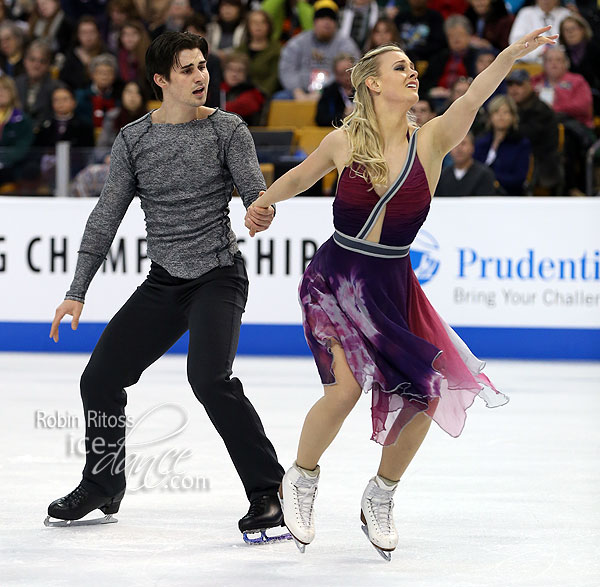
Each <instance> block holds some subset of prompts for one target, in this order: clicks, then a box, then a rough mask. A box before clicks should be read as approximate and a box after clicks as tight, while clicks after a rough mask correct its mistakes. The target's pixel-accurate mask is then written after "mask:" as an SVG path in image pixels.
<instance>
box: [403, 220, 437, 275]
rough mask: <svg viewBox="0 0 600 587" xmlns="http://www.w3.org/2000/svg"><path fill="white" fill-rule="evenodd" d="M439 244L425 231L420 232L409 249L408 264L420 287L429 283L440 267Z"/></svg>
mask: <svg viewBox="0 0 600 587" xmlns="http://www.w3.org/2000/svg"><path fill="white" fill-rule="evenodd" d="M439 250H440V245H439V243H438V242H437V241H436V240H435V238H433V236H432V235H431V234H430V233H429V232H427V231H426V230H420V231H419V234H417V238H416V239H415V240H414V242H413V244H412V245H411V247H410V262H411V264H412V266H413V269H414V271H415V275H416V276H417V279H418V280H419V283H420V284H421V285H423V284H425V283H427V282H428V281H431V279H432V278H433V276H434V275H435V274H436V273H437V270H438V269H439V267H440V261H439V259H438V255H439Z"/></svg>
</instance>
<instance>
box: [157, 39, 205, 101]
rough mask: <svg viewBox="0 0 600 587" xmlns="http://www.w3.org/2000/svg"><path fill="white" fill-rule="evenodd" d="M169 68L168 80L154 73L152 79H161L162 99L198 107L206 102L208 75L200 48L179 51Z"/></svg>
mask: <svg viewBox="0 0 600 587" xmlns="http://www.w3.org/2000/svg"><path fill="white" fill-rule="evenodd" d="M178 57H179V59H178V61H179V64H178V63H177V60H176V61H175V62H174V63H173V67H172V68H171V75H170V79H169V80H165V79H164V78H162V76H159V75H158V74H156V75H155V76H154V79H155V80H157V79H160V80H162V82H163V84H164V85H162V86H161V87H162V91H163V99H164V100H165V101H172V102H174V103H179V104H181V105H184V106H189V107H194V108H198V107H199V106H203V105H204V103H205V102H206V93H207V92H208V82H209V75H208V70H207V69H206V59H205V58H204V55H203V54H202V51H200V49H184V50H183V51H181V52H180V53H179V56H178Z"/></svg>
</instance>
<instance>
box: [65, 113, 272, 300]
mask: <svg viewBox="0 0 600 587" xmlns="http://www.w3.org/2000/svg"><path fill="white" fill-rule="evenodd" d="M234 185H235V187H236V188H237V190H238V192H239V194H240V196H241V197H242V200H243V202H244V205H245V206H246V207H248V206H249V205H250V204H251V203H252V202H253V201H254V200H255V199H256V198H258V193H259V191H260V190H264V189H266V187H265V181H264V178H263V176H262V173H261V171H260V167H259V165H258V161H257V159H256V151H255V148H254V142H253V141H252V136H251V135H250V131H249V130H248V127H247V126H246V124H245V123H244V122H243V121H242V120H241V119H240V118H239V117H238V116H236V115H235V114H231V113H228V112H223V111H222V110H219V109H217V110H215V112H214V113H213V114H211V115H210V116H209V117H208V118H205V119H201V120H192V121H191V122H187V123H183V124H154V123H153V122H152V119H151V113H148V114H146V115H145V116H143V117H142V118H140V119H139V120H136V121H135V122H132V123H131V124H128V125H127V126H125V127H124V128H123V129H122V130H121V131H120V132H119V134H118V136H117V138H116V139H115V142H114V144H113V148H112V153H111V160H110V172H109V175H108V179H107V180H106V183H105V185H104V188H103V190H102V193H101V194H100V198H99V200H98V203H97V204H96V206H95V208H94V210H93V211H92V213H91V214H90V217H89V218H88V221H87V224H86V227H85V231H84V233H83V238H82V241H81V247H80V249H79V256H78V259H77V267H76V269H75V277H74V279H73V283H72V284H71V287H70V289H69V291H68V292H67V295H66V299H69V300H76V301H79V302H83V301H84V300H85V294H86V292H87V289H88V287H89V285H90V282H91V280H92V278H93V277H94V275H95V274H96V272H97V271H98V269H99V268H100V266H101V265H102V262H103V261H104V259H105V257H106V255H107V254H108V251H109V249H110V246H111V244H112V241H113V239H114V237H115V234H116V232H117V229H118V228H119V225H120V223H121V220H122V219H123V216H124V215H125V212H126V211H127V208H128V207H129V204H130V203H131V201H132V200H133V198H134V197H135V196H136V195H137V196H139V198H140V203H141V206H142V210H143V211H144V215H145V221H146V233H147V255H148V257H149V258H150V259H151V260H152V261H155V262H156V263H158V264H159V265H161V266H162V267H164V268H165V269H166V270H167V271H168V272H169V273H170V274H171V275H172V276H173V277H181V278H184V279H194V278H196V277H199V276H200V275H203V274H204V273H207V272H208V271H210V270H211V269H214V268H215V267H223V266H228V265H233V255H234V254H235V253H236V252H237V250H238V247H237V243H236V236H235V234H234V233H233V231H232V229H231V223H230V221H229V202H230V200H231V196H232V191H233V187H234Z"/></svg>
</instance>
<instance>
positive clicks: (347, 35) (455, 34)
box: [0, 0, 600, 196]
mask: <svg viewBox="0 0 600 587" xmlns="http://www.w3.org/2000/svg"><path fill="white" fill-rule="evenodd" d="M567 2H568V3H566V4H565V5H564V6H563V5H561V4H560V0H534V1H533V0H529V1H527V0H525V1H524V0H507V1H505V0H468V1H467V0H345V1H344V0H341V1H340V2H339V3H336V2H334V0H316V1H312V0H311V1H307V0H263V1H262V2H259V1H257V0H79V1H75V0H62V1H61V0H4V1H3V0H0V191H1V189H2V186H3V185H6V184H7V183H11V182H25V184H27V182H32V181H35V180H37V179H39V178H41V177H44V174H46V175H48V173H49V170H52V165H53V161H54V160H53V156H52V155H51V154H50V150H51V149H52V148H53V147H54V146H55V145H56V143H57V142H58V141H69V142H70V143H71V146H72V147H74V148H77V149H87V150H88V151H89V153H91V155H89V156H88V158H87V159H86V160H85V161H84V160H83V159H82V162H81V164H77V163H76V164H75V165H74V166H72V172H73V173H76V172H81V173H82V174H84V175H80V177H79V180H78V181H79V184H78V185H79V187H77V189H75V193H77V194H80V195H81V194H87V193H88V192H89V190H87V191H86V189H84V187H82V185H83V184H81V177H86V176H85V173H87V174H88V176H89V174H90V173H96V175H95V176H94V177H96V176H97V177H98V178H102V177H103V175H102V174H103V173H105V172H106V165H107V163H108V160H109V158H108V155H109V152H110V147H111V144H112V141H113V140H114V138H115V137H116V135H117V133H118V132H119V129H121V128H122V127H123V126H124V125H126V124H128V123H129V122H131V121H133V120H135V119H136V118H139V117H140V116H142V115H143V114H145V113H146V112H147V111H148V108H149V107H150V106H151V105H150V104H149V102H150V101H151V100H153V99H154V96H152V95H151V88H150V84H149V83H148V81H147V79H146V75H145V67H144V66H145V64H144V54H145V51H146V49H147V47H148V46H149V44H150V43H151V42H152V39H154V38H156V37H157V36H158V35H160V34H161V33H162V32H164V31H172V30H178V31H189V32H192V33H196V34H201V35H203V36H205V37H206V38H207V40H208V43H209V48H210V55H209V57H208V69H209V72H210V75H211V81H210V87H209V93H208V96H207V105H208V106H214V107H216V106H219V107H221V108H223V109H225V110H228V111H231V112H235V113H237V114H239V115H240V116H241V117H242V118H243V119H244V120H245V121H246V122H247V123H248V124H249V125H251V126H260V125H264V124H265V123H266V120H267V116H268V111H269V107H270V103H271V101H272V100H301V101H314V102H315V112H316V116H315V121H314V124H315V125H319V126H323V127H332V126H333V125H339V124H340V123H341V121H342V119H343V118H344V117H345V116H347V115H348V114H349V113H350V112H351V111H352V109H353V104H352V86H351V83H350V75H349V68H350V67H351V66H352V64H353V63H354V61H355V60H356V59H357V58H358V57H359V56H360V55H361V54H362V53H364V52H365V51H367V50H369V49H371V48H374V47H377V46H379V45H382V44H387V43H397V44H398V45H399V46H400V47H402V48H403V49H404V50H405V51H406V53H407V55H408V56H409V57H410V58H411V60H413V62H414V63H415V64H416V67H417V68H418V70H419V74H420V75H419V77H420V95H421V100H420V101H419V102H418V104H416V105H415V107H414V108H413V112H414V115H415V118H416V120H417V123H418V124H424V123H426V122H427V121H428V120H430V119H432V118H433V117H435V116H437V115H439V114H440V113H442V112H444V110H445V109H447V108H448V107H449V106H450V104H452V102H453V101H454V100H456V99H458V98H459V97H460V96H462V95H463V94H464V93H465V92H466V91H467V90H468V88H469V85H470V84H471V82H472V80H473V78H474V77H475V76H476V75H478V74H479V73H480V72H481V71H483V70H484V69H485V68H486V67H488V66H489V64H490V63H491V62H492V61H493V59H494V58H495V56H496V55H497V54H498V53H499V52H500V51H502V50H503V49H504V48H505V47H507V46H508V44H509V43H511V42H513V41H514V40H516V39H518V38H520V37H521V36H523V35H524V34H525V33H527V32H529V31H531V30H533V29H535V28H537V27H541V26H545V25H547V24H551V25H552V27H553V30H552V31H551V32H554V33H559V34H560V37H559V43H558V44H557V45H555V46H553V47H550V48H548V47H546V46H544V47H543V48H540V49H539V50H537V51H534V52H532V53H530V54H529V55H528V56H527V57H526V61H525V62H524V63H520V64H517V67H516V69H514V70H513V71H512V72H511V74H510V75H509V76H508V78H507V80H506V81H505V82H504V83H503V84H502V85H501V86H500V87H499V88H498V90H497V91H496V92H495V94H494V95H493V96H492V97H491V98H490V99H489V100H488V101H487V103H486V104H485V105H484V106H483V107H482V109H481V110H480V112H479V113H478V115H477V118H476V120H475V122H474V124H473V127H472V129H471V133H469V135H468V136H467V137H466V138H465V140H464V141H463V142H462V143H461V144H460V145H458V146H457V147H456V148H455V149H454V150H453V151H452V152H451V153H450V154H449V156H448V157H447V159H446V161H445V163H444V169H443V172H442V175H441V178H440V183H439V186H438V189H437V192H436V193H437V194H438V195H494V194H501V195H511V196H518V195H528V194H537V195H565V194H569V195H583V193H584V191H585V172H586V169H585V156H586V153H587V151H588V149H589V147H590V146H591V145H592V144H593V143H594V142H595V141H596V140H597V134H598V126H599V125H598V122H597V121H598V117H599V116H600V65H599V63H600V37H599V32H600V10H599V8H598V3H597V2H596V1H595V0H593V1H592V0H581V1H576V0H572V1H571V0H567ZM44 149H46V151H44ZM88 165H89V168H87V166H88ZM84 168H85V169H84ZM96 181H97V182H98V181H100V180H96ZM74 183H75V184H77V182H74ZM92 191H93V192H96V191H97V190H92Z"/></svg>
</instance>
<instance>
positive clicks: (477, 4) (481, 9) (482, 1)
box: [470, 0, 492, 16]
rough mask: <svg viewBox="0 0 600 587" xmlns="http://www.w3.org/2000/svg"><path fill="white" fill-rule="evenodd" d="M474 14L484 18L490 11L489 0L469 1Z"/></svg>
mask: <svg viewBox="0 0 600 587" xmlns="http://www.w3.org/2000/svg"><path fill="white" fill-rule="evenodd" d="M470 2H471V6H472V7H473V10H474V11H475V13H476V14H478V15H479V16H485V15H486V14H487V13H488V12H489V11H490V5H491V3H492V1H491V0H470Z"/></svg>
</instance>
